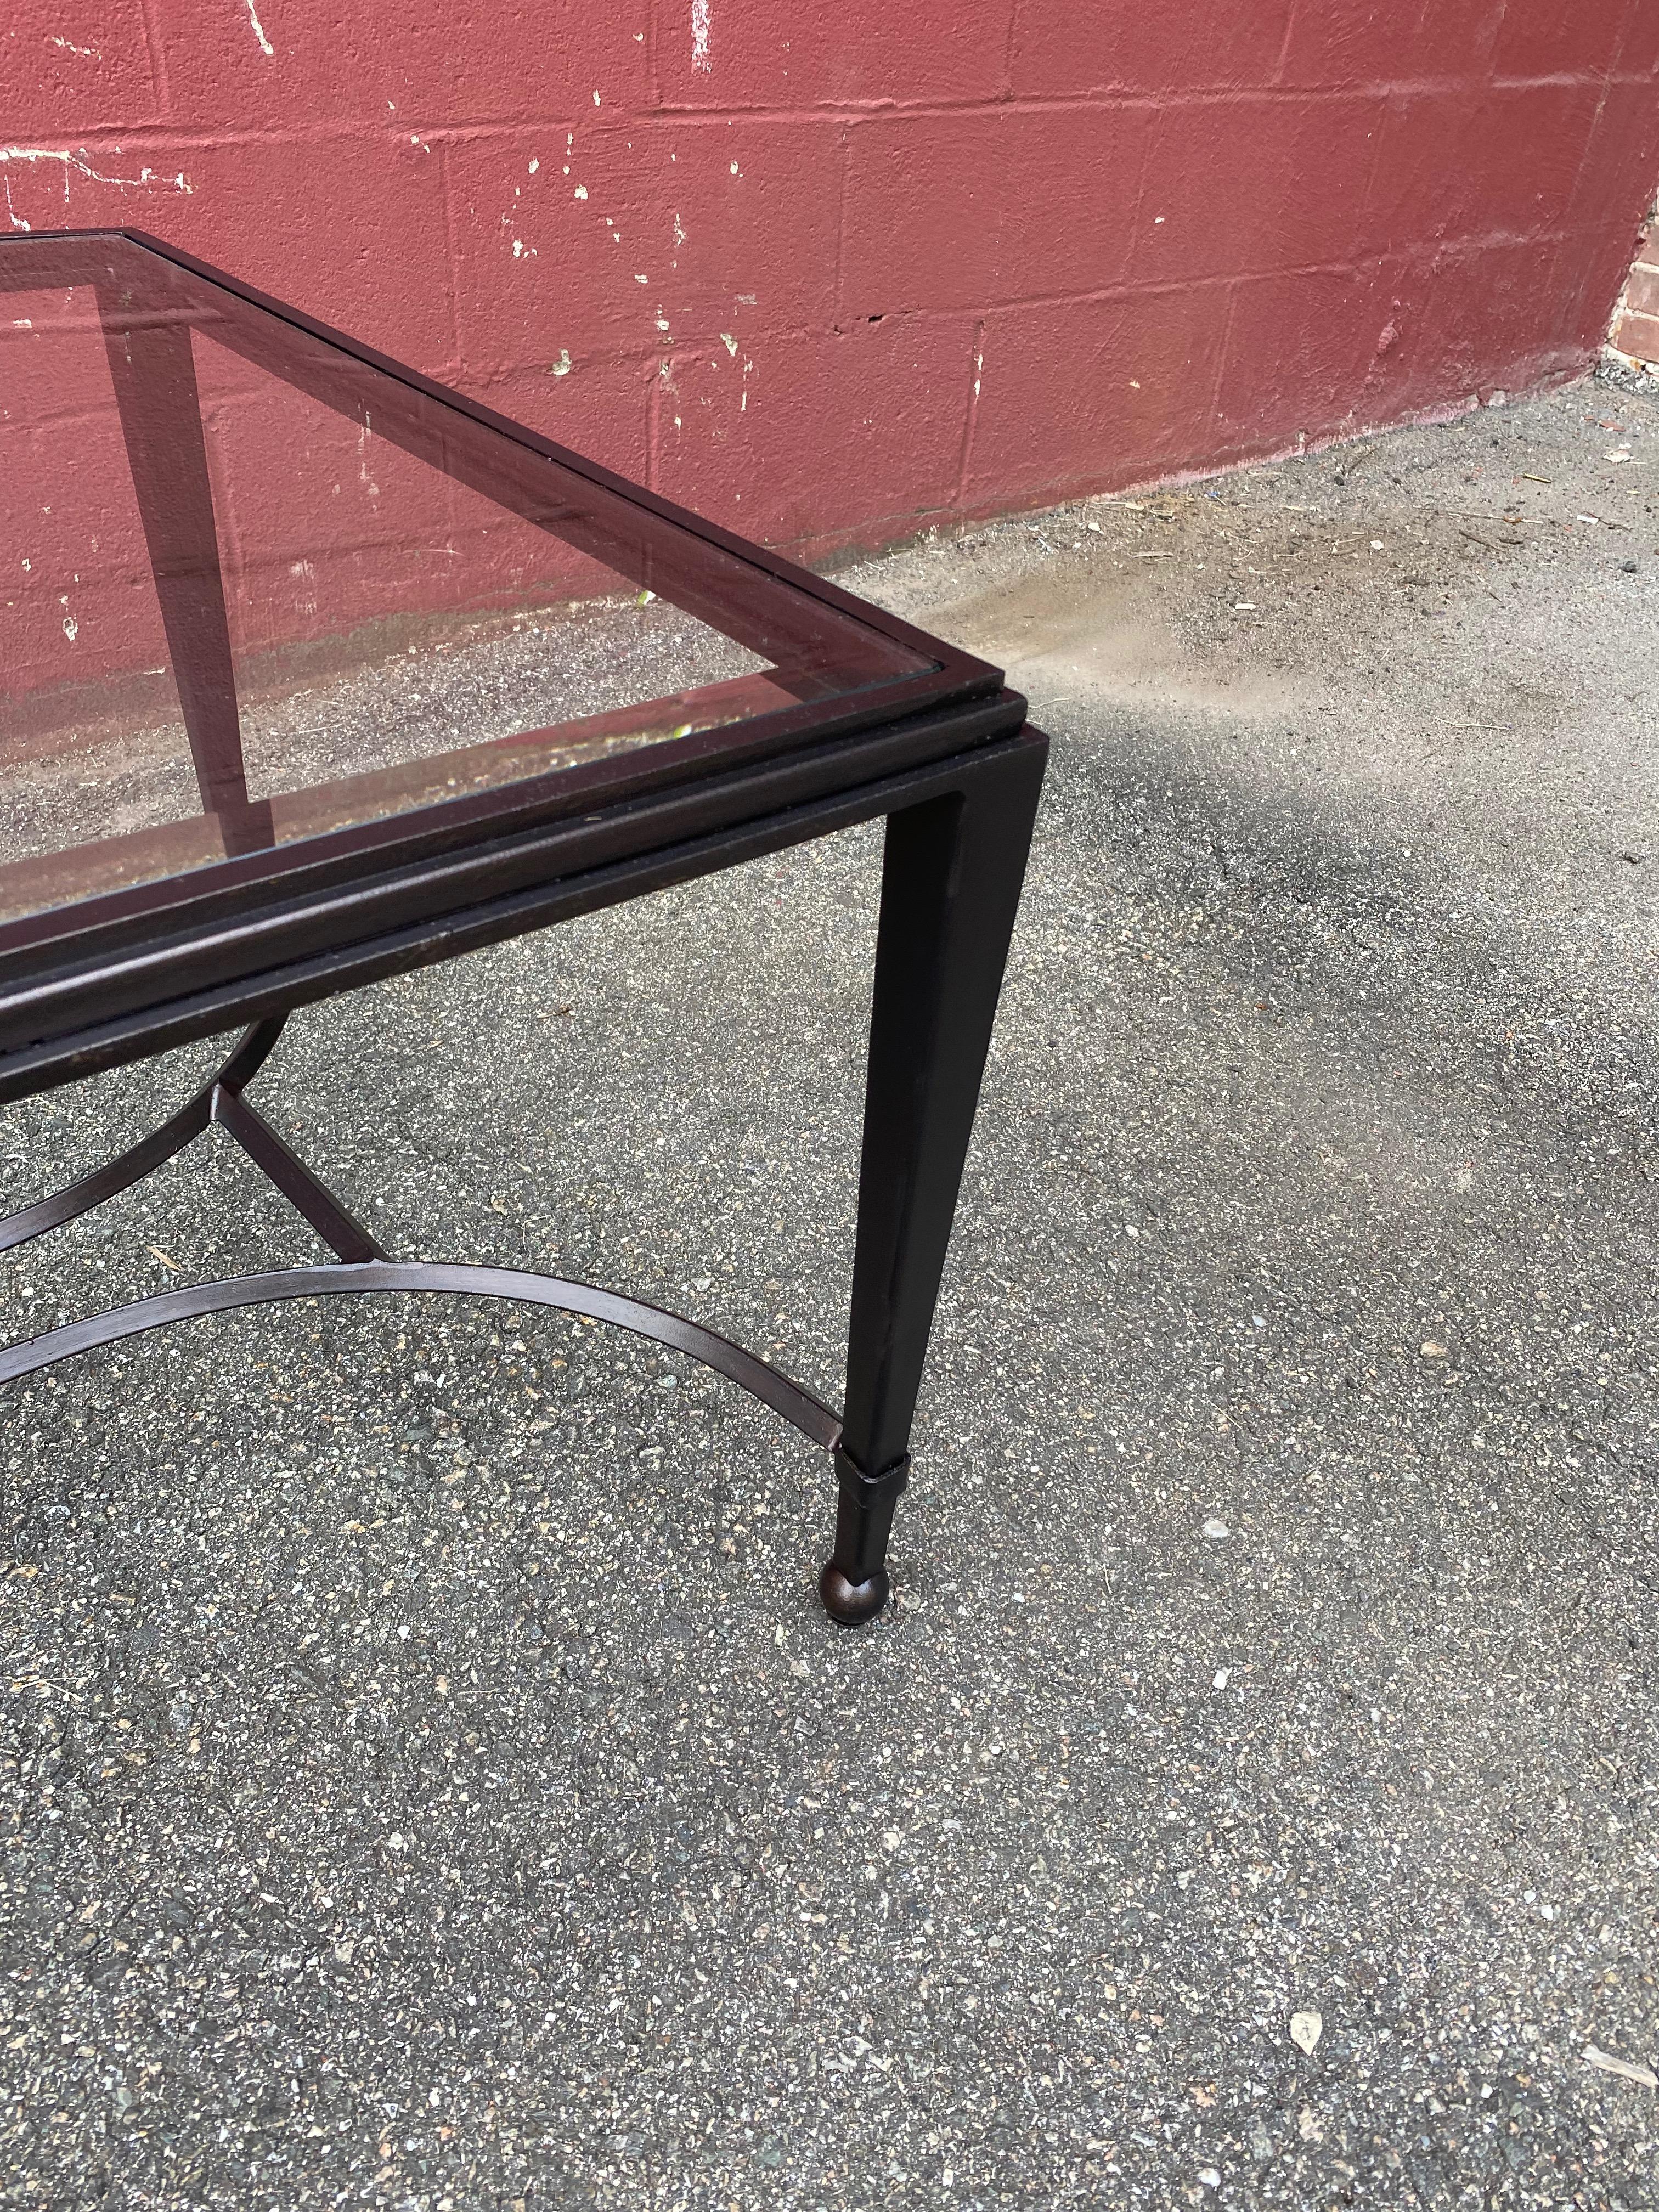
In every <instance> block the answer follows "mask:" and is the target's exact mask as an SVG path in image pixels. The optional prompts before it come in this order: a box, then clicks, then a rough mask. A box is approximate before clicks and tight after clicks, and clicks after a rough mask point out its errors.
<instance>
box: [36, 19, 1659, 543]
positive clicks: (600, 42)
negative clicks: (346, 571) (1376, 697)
mask: <svg viewBox="0 0 1659 2212" xmlns="http://www.w3.org/2000/svg"><path fill="white" fill-rule="evenodd" d="M1656 62H1659V0H1571V4H1570V5H1569V4H1565V0H905V4H903V5H900V6H894V5H892V4H890V0H843V4H842V5H840V6H834V7H832V6H828V5H825V4H824V0H770V4H769V5H766V6H761V5H759V4H757V0H608V4H592V0H590V4H583V5H579V4H577V0H541V4H539V5H532V4H530V0H397V4H396V5H392V4H391V0H358V5H357V6H356V8H355V9H346V8H345V7H343V6H342V5H340V4H337V0H11V7H10V9H9V13H8V15H7V16H6V17H5V19H4V21H3V23H0V226H3V225H4V224H5V223H6V222H9V223H10V224H11V225H13V226H14V227H17V226H32V227H33V228H37V229H40V228H51V227H55V226H59V225H64V224H75V225H87V224H96V223H102V222H117V223H121V222H125V223H131V224H133V225H135V226H137V227H139V228H145V229H149V230H152V231H155V232H157V233H159V234H161V235H163V236H165V237H167V238H168V239H171V240H174V241H176V242H177V243H178V244H179V245H180V246H185V247H187V248H189V249H190V250H191V251H192V252H196V253H197V254H200V255H202V256H203V257H204V258H207V259H208V260H210V261H214V262H217V263H220V264H223V265H225V266H227V267H228V268H230V269H233V270H236V271H238V272H239V273H240V274H241V275H243V276H246V277H247V278H248V279H250V280H251V281H252V282H253V283H257V284H258V285H260V286H262V287H264V288H265V289H268V290H270V291H272V292H275V293H276V294H278V295H283V296H285V297H287V298H289V299H291V300H293V301H296V302H297V303H298V304H300V305H301V306H302V307H306V308H307V309H309V310H311V311H312V312H313V313H316V314H319V315H320V316H322V317H324V318H325V319H327V320H330V321H332V322H335V323H337V324H340V325H343V326H345V327H346V328H347V329H349V330H351V331H355V332H356V333H358V334H360V335H361V336H362V337H366V338H368V339H369V340H370V341H372V342H373V343H375V344H377V345H379V346H381V347H383V348H385V349H387V350H389V351H390V352H392V353H393V354H395V355H400V356H404V357H406V358H408V359H410V361H412V362H415V363H416V364H417V365H418V366H420V367H421V368H425V369H427V370H428V371H430V372H432V373H433V374H436V375H438V376H440V377H443V378H446V379H447V380H453V381H454V382H456V383H458V384H459V385H461V386H464V387H465V388H466V389H467V390H469V391H471V392H476V393H478V394H480V395H481V396H483V397H484V398H488V399H489V401H490V402H491V404H495V405H496V406H498V407H500V408H501V409H503V410H506V411H507V412H508V413H509V414H513V415H516V416H520V417H521V418H523V419H525V420H526V421H528V422H532V423H534V424H535V425H537V426H538V428H542V429H544V430H545V431H547V432H549V433H550V434H551V435H555V436H556V437H559V438H561V439H563V440H565V441H568V443H570V444H572V445H574V446H577V447H581V448H583V449H585V450H586V451H589V452H591V453H594V454H595V455H597V456H598V457H599V458H601V459H605V460H606V461H608V462H610V463H611V464H612V465H615V466H617V467H619V468H621V469H623V470H624V471H628V472H629V473H630V474H632V475H635V476H636V477H641V478H643V479H645V480H647V482H649V483H653V484H654V485H656V486H659V487H660V488H661V489H663V490H665V491H666V492H667V493H669V494H670V495H672V496H674V497H676V498H678V499H682V500H684V501H688V502H689V503H690V504H691V505H693V506H696V507H702V508H704V509H706V510H707V511H708V512H710V513H714V514H716V515H718V516H720V518H721V519H723V520H728V521H730V522H732V523H733V524H735V525H736V526H738V527H739V528H743V529H746V530H747V531H749V532H753V533H757V534H759V535H762V536H763V537H766V538H771V539H774V540H781V541H785V542H788V543H791V544H795V545H797V546H799V547H800V548H803V549H805V550H808V551H823V550H827V549H829V548H830V547H832V546H835V545H837V544H846V543H849V542H856V543H866V544H868V543H876V542H879V541H881V540H884V539H891V538H897V537H900V536H902V535H904V534H906V533H908V532H912V531H914V530H915V529H917V528H918V527H920V526H924V525H926V524H927V523H928V522H930V521H933V520H939V519H943V518H948V517H951V516H955V515H959V514H962V513H968V512H983V511H986V510H992V509H996V508H999V507H1015V506H1018V505H1022V504H1030V503H1033V502H1040V501H1050V500H1054V499H1058V498H1060V497H1062V496H1064V495H1068V494H1073V493H1078V492H1081V491H1084V490H1086V489H1097V488H1102V487H1110V486H1117V485H1122V484H1126V483H1133V482H1136V481H1144V480H1146V479H1149V478H1152V477H1158V476H1162V475H1166V474H1170V473H1172V472H1176V471H1183V470H1196V469H1205V468H1212V467H1214V466H1216V465H1220V464H1224V463H1226V462H1229V461H1232V460H1236V459H1242V458H1244V457H1246V456H1249V455H1250V454H1255V453H1265V452H1267V451H1270V450H1273V449H1276V448H1280V447H1285V446H1286V445H1288V444H1293V443H1294V442H1295V441H1297V439H1298V438H1299V437H1302V436H1305V437H1307V438H1308V439H1310V440H1313V439H1316V438H1321V437H1324V436H1327V435H1331V434H1333V433H1339V432H1340V431H1342V430H1343V429H1345V428H1351V427H1356V426H1359V425H1364V424H1372V423H1377V422H1386V421H1389V420H1391V419H1395V418H1397V417H1400V416H1404V415H1407V414H1410V413H1413V412H1418V411H1423V410H1437V409H1443V408H1449V407H1454V406H1456V405H1457V404H1460V403H1462V402H1463V401H1465V400H1466V399H1468V398H1469V397H1471V396H1474V395H1481V396H1486V395H1489V394H1490V393H1491V392H1492V391H1493V390H1494V389H1499V388H1501V389H1504V390H1507V391H1510V392H1515V391H1518V390H1522V389H1524V388H1526V387H1528V386H1532V385H1534V384H1536V383H1538V382H1540V381H1541V380H1546V379H1548V378H1551V377H1556V376H1559V375H1562V374H1567V373H1570V372H1571V371H1574V370H1576V369H1577V368H1580V367H1582V366H1583V364H1584V363H1586V362H1588V361H1589V359H1590V358H1591V357H1592V355H1593V353H1594V350H1595V346H1596V345H1597V343H1598V342H1599V340H1600V338H1601V334H1602V332H1603V331H1604V330H1605V329H1606V326H1607V314H1608V311H1609V308H1610V307H1611V304H1612V302H1613V298H1614V296H1615V295H1616V294H1617V293H1618V290H1619V288H1620V284H1621V283H1622V282H1623V279H1624V276H1625V274H1626V270H1627V268H1628V266H1629V263H1630V256H1631V249H1632V238H1633V234H1634V229H1635V226H1636V223H1637V221H1638V217H1639V216H1640V214H1641V212H1642V210H1644V208H1645V207H1646V206H1647V205H1648V204H1650V200H1651V197H1652V188H1653V185H1654V182H1655V178H1656V174H1659V101H1656V99H1655V83H1654V76H1655V67H1656ZM0 404H4V403H3V394H0Z"/></svg>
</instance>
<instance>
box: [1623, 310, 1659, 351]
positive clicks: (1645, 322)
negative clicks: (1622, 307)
mask: <svg viewBox="0 0 1659 2212" xmlns="http://www.w3.org/2000/svg"><path fill="white" fill-rule="evenodd" d="M1613 343H1614V345H1616V346H1617V347H1618V349H1619V350H1620V353H1628V354H1633V355H1634V356H1636V358H1637V360H1638V361H1659V315H1622V316H1620V319H1619V324H1618V326H1617V328H1616V329H1615V330H1614V331H1613Z"/></svg>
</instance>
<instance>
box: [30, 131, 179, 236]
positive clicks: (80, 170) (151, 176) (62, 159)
mask: <svg viewBox="0 0 1659 2212" xmlns="http://www.w3.org/2000/svg"><path fill="white" fill-rule="evenodd" d="M116 150H117V151H119V150H120V149H118V148H117V149H116ZM52 161H56V162H58V163H60V164H61V166H62V169H63V177H64V206H65V207H67V206H68V205H69V196H70V176H71V174H73V175H76V176H81V177H85V178H86V179H88V182H89V183H92V184H94V185H119V186H120V187H121V188H122V189H123V190H124V191H146V190H148V189H149V187H150V186H152V185H160V186H161V189H162V190H163V191H174V192H191V191H194V190H195V186H194V185H192V184H191V181H190V179H189V178H188V177H187V176H185V173H184V172H183V170H180V171H179V174H178V175H177V176H176V177H164V176H162V175H161V173H160V172H159V171H158V170H155V169H152V168H151V167H149V164H148V163H146V164H145V165H144V167H143V168H141V169H140V170H139V172H138V173H137V176H136V177H106V175H105V174H104V173H103V171H102V170H101V169H94V167H93V166H92V164H91V162H90V161H88V159H87V157H86V149H85V147H84V146H83V147H82V148H80V149H78V151H73V152H72V151H71V150H70V149H69V148H68V147H66V146H0V191H4V193H5V199H6V216H7V220H8V221H9V222H10V224H11V227H12V228H13V229H14V230H32V229H33V228H34V226H33V223H30V222H25V221H24V219H23V217H22V216H21V215H19V214H18V212H17V210H16V207H15V204H13V200H12V197H11V178H10V175H9V169H10V167H11V164H12V163H13V162H21V163H24V164H25V165H29V166H35V167H39V166H40V164H42V163H45V162H52Z"/></svg>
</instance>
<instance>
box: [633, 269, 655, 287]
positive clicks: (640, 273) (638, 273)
mask: <svg viewBox="0 0 1659 2212" xmlns="http://www.w3.org/2000/svg"><path fill="white" fill-rule="evenodd" d="M634 282H635V283H636V284H648V283H650V282H651V279H650V278H649V277H648V276H647V275H646V273H645V271H644V270H643V269H636V270H635V271H634Z"/></svg>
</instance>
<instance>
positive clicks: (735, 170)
mask: <svg viewBox="0 0 1659 2212" xmlns="http://www.w3.org/2000/svg"><path fill="white" fill-rule="evenodd" d="M741 174H742V172H741V171H740V170H739V168H738V165H737V163H736V162H735V161H733V162H732V175H733V176H734V177H736V176H740V175H741Z"/></svg>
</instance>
